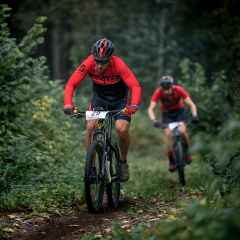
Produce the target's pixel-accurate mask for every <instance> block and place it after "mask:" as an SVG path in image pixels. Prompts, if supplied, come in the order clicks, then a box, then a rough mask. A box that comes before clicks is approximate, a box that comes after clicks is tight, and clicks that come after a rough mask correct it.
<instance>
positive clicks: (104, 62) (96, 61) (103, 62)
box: [94, 60, 109, 65]
mask: <svg viewBox="0 0 240 240" xmlns="http://www.w3.org/2000/svg"><path fill="white" fill-rule="evenodd" d="M94 61H95V63H96V64H100V63H101V64H103V65H105V64H107V63H108V62H109V60H106V61H98V60H94Z"/></svg>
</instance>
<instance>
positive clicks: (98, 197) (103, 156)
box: [72, 108, 124, 213]
mask: <svg viewBox="0 0 240 240" xmlns="http://www.w3.org/2000/svg"><path fill="white" fill-rule="evenodd" d="M74 112H75V114H74V115H73V116H72V117H76V118H81V117H86V120H92V119H95V120H96V124H97V130H96V131H95V132H92V134H91V143H90V146H89V148H88V150H87V155H86V162H85V175H84V186H85V198H86V203H87V208H88V210H89V212H91V213H97V212H99V210H100V209H101V206H102V202H103V196H104V190H106V193H107V201H108V205H109V206H111V207H117V206H118V205H119V197H120V180H119V174H120V168H119V164H120V162H119V161H120V153H119V146H118V143H117V142H115V141H112V127H113V118H114V116H116V115H118V114H122V113H123V112H124V110H110V111H105V110H103V109H102V108H95V109H94V110H93V111H80V110H74Z"/></svg>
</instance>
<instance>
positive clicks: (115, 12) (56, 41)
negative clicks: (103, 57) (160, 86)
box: [5, 0, 240, 100]
mask: <svg viewBox="0 0 240 240" xmlns="http://www.w3.org/2000/svg"><path fill="white" fill-rule="evenodd" d="M5 2H7V3H8V5H9V6H10V7H11V8H12V14H11V17H10V18H9V25H10V28H11V29H12V31H11V36H12V37H14V38H16V39H17V40H18V41H20V40H21V39H22V38H23V36H24V35H25V34H26V32H27V31H28V29H29V28H30V27H31V26H32V25H33V24H34V22H35V19H36V18H37V17H39V16H47V18H48V19H47V21H46V22H45V23H44V26H45V27H46V28H47V31H46V32H45V33H44V34H43V37H44V39H45V41H44V43H43V44H41V45H40V47H39V49H38V52H37V54H38V55H39V56H42V55H43V56H46V58H47V65H48V66H49V76H50V79H64V80H65V81H67V80H68V79H69V77H70V75H71V74H72V72H73V71H74V70H75V69H76V67H77V66H78V65H80V63H81V62H82V61H83V60H84V59H85V58H86V57H87V56H88V55H89V54H90V51H91V47H92V45H93V43H94V42H96V41H97V40H98V39H101V38H104V37H106V38H108V39H110V40H111V41H112V42H113V43H114V45H115V55H117V56H119V57H121V58H122V59H123V60H124V61H125V62H126V64H127V65H128V66H129V67H130V68H131V70H132V71H133V72H134V74H135V75H136V76H137V78H138V80H139V81H140V82H141V84H142V86H143V88H144V99H145V100H146V99H147V96H148V95H150V94H152V92H153V90H154V89H155V87H156V86H157V83H158V79H159V78H160V77H161V76H162V75H167V74H169V75H172V76H173V78H174V79H175V80H176V82H177V80H178V79H179V78H180V77H181V71H180V67H179V64H180V62H181V61H182V60H183V59H185V58H188V59H190V60H191V61H192V62H197V63H199V64H200V65H201V66H202V67H203V68H204V69H205V76H206V78H207V81H208V83H209V84H211V83H212V81H213V80H212V79H211V78H212V74H213V73H215V72H220V71H222V70H224V71H225V73H226V76H227V77H228V78H230V76H232V74H234V75H236V74H237V75H239V72H240V60H239V59H240V43H239V42H240V16H239V9H240V1H239V0H235V1H232V0H212V1H199V0H145V1H137V0H132V1H128V0H121V1H118V0H116V1H109V0H108V1H106V0H88V1H78V0H59V1H57V2H56V1H51V0H48V1H46V0H35V1H34V2H32V1H30V0H20V1H19V0H10V1H5ZM83 91H84V90H83Z"/></svg>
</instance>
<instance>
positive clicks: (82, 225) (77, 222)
mask: <svg viewBox="0 0 240 240" xmlns="http://www.w3.org/2000/svg"><path fill="white" fill-rule="evenodd" d="M201 195H202V193H201V192H199V193H191V194H189V193H180V194H179V196H178V197H177V198H178V199H183V198H184V199H186V198H199V197H200V196H201ZM180 211H182V208H181V207H180V206H179V205H178V208H176V202H175V201H169V202H162V201H161V202H158V201H157V200H156V199H151V200H146V199H145V200H139V199H138V200H137V199H129V198H124V197H122V198H121V200H120V206H119V207H118V208H110V207H108V206H107V204H103V206H102V208H101V211H100V212H99V213H97V214H91V213H89V212H88V211H87V209H86V208H84V207H81V208H80V209H74V210H72V211H69V209H65V210H64V209H62V211H61V214H59V215H56V214H55V215H45V216H42V217H31V215H30V213H27V212H11V213H9V212H4V213H1V212H0V222H4V223H6V225H7V227H5V230H6V231H7V232H8V236H7V237H5V238H1V237H0V240H2V239H4V240H5V239H8V240H33V239H34V240H59V239H63V240H78V239H81V238H83V237H86V236H88V235H89V234H90V233H92V232H94V233H95V236H96V237H105V238H108V237H109V238H110V237H111V236H112V232H113V228H112V227H113V226H112V224H113V223H116V224H117V225H118V226H120V227H121V228H123V229H124V230H125V231H127V232H131V230H132V228H133V227H134V226H136V225H138V224H139V223H148V224H151V223H153V222H155V221H159V220H161V219H162V218H168V217H169V218H171V217H174V214H176V212H180Z"/></svg>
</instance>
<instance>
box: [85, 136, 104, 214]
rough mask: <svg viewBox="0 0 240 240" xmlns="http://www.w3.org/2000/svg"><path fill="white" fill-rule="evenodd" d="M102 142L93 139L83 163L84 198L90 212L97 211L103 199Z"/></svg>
mask: <svg viewBox="0 0 240 240" xmlns="http://www.w3.org/2000/svg"><path fill="white" fill-rule="evenodd" d="M102 155H103V151H102V144H101V142H100V141H97V140H95V141H93V142H92V143H91V144H90V146H89V148H88V151H87V156H86V163H85V177H84V183H85V198H86V203H87V208H88V210H89V212H91V213H97V212H98V211H99V210H100V208H101V206H102V201H103V194H104V179H103V176H102Z"/></svg>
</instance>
